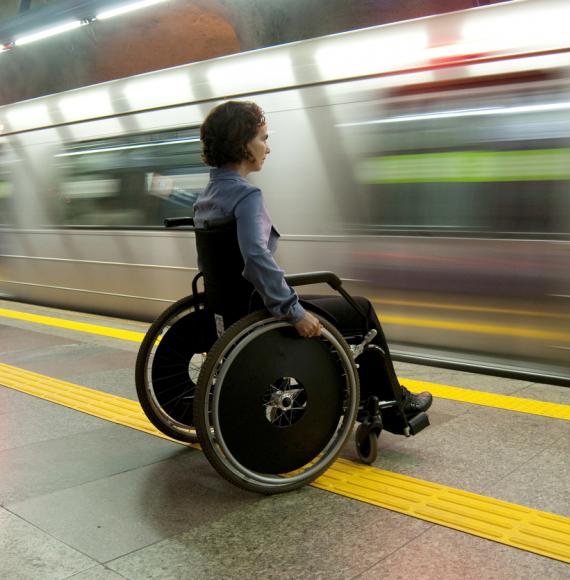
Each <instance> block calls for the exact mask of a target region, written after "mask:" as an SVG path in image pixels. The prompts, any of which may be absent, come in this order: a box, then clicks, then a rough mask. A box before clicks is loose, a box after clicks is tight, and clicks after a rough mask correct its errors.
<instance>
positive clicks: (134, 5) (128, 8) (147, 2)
mask: <svg viewBox="0 0 570 580" xmlns="http://www.w3.org/2000/svg"><path fill="white" fill-rule="evenodd" d="M165 1H166V0H140V1H139V2H129V3H128V4H123V5H122V6H117V7H116V8H111V9H109V10H104V11H103V12H100V13H99V14H97V16H96V17H95V18H96V19H97V20H106V19H107V18H113V17H114V16H120V15H121V14H126V13H127V12H132V11H133V10H139V9H140V8H146V7H147V6H152V5H154V4H159V3H160V2H165Z"/></svg>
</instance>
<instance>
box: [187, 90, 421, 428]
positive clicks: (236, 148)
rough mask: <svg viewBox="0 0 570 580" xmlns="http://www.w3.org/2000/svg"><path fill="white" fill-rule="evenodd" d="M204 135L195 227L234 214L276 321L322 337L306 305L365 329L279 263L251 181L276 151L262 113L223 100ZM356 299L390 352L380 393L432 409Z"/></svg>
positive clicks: (251, 273) (413, 410)
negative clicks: (410, 386)
mask: <svg viewBox="0 0 570 580" xmlns="http://www.w3.org/2000/svg"><path fill="white" fill-rule="evenodd" d="M200 138H201V140H202V144H203V157H204V161H205V162H206V163H207V164H208V165H210V166H211V167H213V169H211V170H210V182H209V183H208V185H207V187H206V189H205V191H204V192H203V193H202V194H201V195H200V196H199V197H198V200H197V202H196V204H195V205H194V223H195V225H196V226H197V227H201V226H202V225H203V224H204V223H205V222H207V221H209V220H216V219H220V218H227V217H228V216H233V217H235V219H236V222H237V234H238V240H239V246H240V250H241V254H242V257H243V260H244V264H245V269H244V271H243V276H244V277H245V278H246V279H247V280H248V281H249V282H250V283H251V284H252V285H253V286H254V287H255V289H256V290H257V293H258V294H259V296H261V298H262V300H263V304H264V305H265V307H266V308H267V310H269V312H271V314H273V316H275V317H276V318H279V319H283V320H286V321H287V322H290V323H291V324H293V325H294V326H295V328H296V329H297V332H298V333H299V334H300V335H301V336H305V337H313V336H318V335H320V328H321V325H320V322H319V320H318V319H317V318H316V317H315V316H314V315H313V314H311V312H309V311H307V310H305V308H304V307H303V304H305V305H308V306H310V307H312V308H313V309H314V310H316V311H317V312H319V313H321V314H322V315H323V316H324V317H326V318H328V319H329V320H331V322H333V323H334V324H335V326H336V327H337V328H338V329H339V330H340V331H341V332H342V334H343V335H345V336H346V335H347V334H351V333H352V332H353V331H354V330H355V328H358V326H359V325H361V320H360V319H359V315H358V312H356V311H355V310H354V308H352V307H351V306H350V304H348V303H347V301H346V300H345V299H343V298H342V297H337V296H301V299H300V300H299V297H298V296H297V294H296V292H295V290H293V288H291V287H289V286H288V284H287V282H286V281H285V276H284V272H283V270H281V269H280V268H279V266H278V265H277V263H276V262H275V260H274V258H273V253H274V252H275V249H276V247H277V241H278V238H279V233H278V231H277V230H276V228H275V226H274V225H273V223H272V221H271V218H270V217H269V214H268V213H267V209H266V207H265V203H264V201H263V195H262V192H261V190H260V189H259V188H258V187H255V186H254V185H252V184H251V183H249V182H248V181H247V180H246V179H245V178H246V177H247V175H248V174H249V173H251V172H254V171H260V170H261V169H262V167H263V163H264V162H265V158H266V157H267V155H268V154H269V153H270V148H269V144H268V130H267V124H266V122H265V117H264V114H263V111H262V110H261V109H260V108H259V107H258V106H257V105H256V104H255V103H251V102H237V101H229V102H226V103H223V104H222V105H219V106H218V107H216V108H215V109H213V110H212V111H211V112H210V114H209V115H208V117H207V118H206V120H205V121H204V123H203V125H202V127H201V132H200ZM355 300H356V301H357V303H358V305H359V306H360V308H361V310H363V311H364V313H365V314H366V318H367V322H368V328H369V329H371V328H373V329H375V330H376V336H375V337H374V338H373V339H372V341H371V343H372V344H375V345H377V346H378V347H379V348H380V349H381V350H382V352H383V353H384V356H383V357H378V358H379V359H380V361H381V365H380V368H378V369H377V373H378V374H377V377H378V378H377V385H376V386H377V389H378V390H377V394H378V396H379V397H380V398H381V399H391V398H393V397H394V395H395V394H394V393H393V390H394V389H395V390H397V391H399V393H396V396H397V395H398V394H399V399H401V400H402V401H403V407H404V411H405V412H406V414H407V415H409V416H413V415H416V414H418V413H420V412H423V411H427V409H429V407H430V406H431V403H432V396H431V394H430V393H428V392H423V393H419V394H414V393H411V392H410V391H408V390H407V389H406V388H405V387H402V386H401V385H399V383H398V382H397V379H396V374H395V371H394V367H393V365H392V360H391V358H390V352H389V349H388V344H387V342H386V339H385V337H384V333H383V331H382V327H381V325H380V321H379V320H378V317H377V315H376V312H375V311H374V308H373V307H372V305H371V303H370V302H369V301H368V300H367V299H366V298H362V297H355ZM361 383H362V381H361ZM361 388H362V384H361ZM385 415H387V414H385ZM387 423H388V422H387V421H385V422H384V426H385V428H388V429H389V425H388V424H387Z"/></svg>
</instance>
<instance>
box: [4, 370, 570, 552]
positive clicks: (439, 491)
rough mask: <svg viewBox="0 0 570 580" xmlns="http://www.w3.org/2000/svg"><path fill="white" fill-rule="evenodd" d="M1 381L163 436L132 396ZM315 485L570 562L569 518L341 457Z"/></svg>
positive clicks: (31, 379) (17, 379)
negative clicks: (132, 399) (360, 463)
mask: <svg viewBox="0 0 570 580" xmlns="http://www.w3.org/2000/svg"><path fill="white" fill-rule="evenodd" d="M0 384H2V385H5V386H6V387H9V388H12V389H16V390H18V391H21V392H23V393H27V394H29V395H33V396H36V397H41V398H42V399H45V400H48V401H52V402H54V403H58V404H60V405H65V406H66V407H70V408H72V409H75V410H78V411H82V412H84V413H88V414H90V415H94V416H96V417H99V418H101V419H106V420H108V421H112V422H114V423H118V424H120V425H125V426H128V427H131V428H133V429H138V430H140V431H144V432H145V433H150V434H152V435H157V436H160V437H164V435H162V434H161V433H160V432H159V431H157V430H156V429H155V428H154V427H153V426H152V425H151V424H150V423H149V422H148V420H147V419H146V417H145V416H144V414H143V412H142V410H141V407H140V405H139V404H138V403H137V402H135V401H131V400H129V399H125V398H123V397H118V396H116V395H111V394H108V393H103V392H101V391H96V390H93V389H88V388H86V387H81V386H79V385H74V384H72V383H67V382H65V381H60V380H57V379H53V378H50V377H46V376H43V375H40V374H38V373H33V372H30V371H25V370H22V369H19V368H16V367H13V366H10V365H6V364H2V363H0ZM312 485H313V486H314V487H317V488H319V489H323V490H326V491H329V492H332V493H336V494H338V495H342V496H346V497H349V498H352V499H356V500H359V501H362V502H365V503H368V504H371V505H376V506H379V507H383V508H386V509H389V510H392V511H395V512H399V513H402V514H405V515H408V516H411V517H415V518H418V519H421V520H425V521H428V522H432V523H435V524H439V525H442V526H446V527H448V528H453V529H455V530H459V531H462V532H466V533H468V534H472V535H475V536H479V537H481V538H487V539H489V540H493V541H496V542H499V543H502V544H506V545H509V546H514V547H516V548H521V549H523V550H526V551H528V552H533V553H535V554H540V555H542V556H547V557H549V558H553V559H556V560H561V561H562V562H568V563H570V518H565V517H562V516H558V515H555V514H550V513H547V512H541V511H539V510H535V509H532V508H527V507H523V506H519V505H516V504H512V503H508V502H504V501H501V500H496V499H493V498H488V497H485V496H481V495H477V494H474V493H470V492H466V491H462V490H459V489H454V488H451V487H447V486H444V485H440V484H437V483H432V482H429V481H422V480H420V479H416V478H414V477H409V476H406V475H400V474H397V473H391V472H389V471H384V470H381V469H377V468H374V467H370V466H365V465H359V464H356V463H352V462H350V461H347V460H345V459H339V460H338V461H337V462H336V463H335V464H334V465H333V466H332V467H331V468H330V469H329V470H328V471H327V472H326V473H325V474H324V475H323V476H321V477H320V478H319V479H317V480H316V481H315V482H314V483H313V484H312Z"/></svg>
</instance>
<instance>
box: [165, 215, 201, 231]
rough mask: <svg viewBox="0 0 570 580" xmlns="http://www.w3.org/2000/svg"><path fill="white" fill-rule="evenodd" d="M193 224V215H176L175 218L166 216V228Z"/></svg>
mask: <svg viewBox="0 0 570 580" xmlns="http://www.w3.org/2000/svg"><path fill="white" fill-rule="evenodd" d="M193 225H194V218H191V217H175V218H166V219H165V220H164V227H165V228H177V227H180V226H193Z"/></svg>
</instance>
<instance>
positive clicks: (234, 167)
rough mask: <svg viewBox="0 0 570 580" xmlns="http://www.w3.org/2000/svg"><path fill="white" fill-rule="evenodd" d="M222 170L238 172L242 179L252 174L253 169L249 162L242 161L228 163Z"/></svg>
mask: <svg viewBox="0 0 570 580" xmlns="http://www.w3.org/2000/svg"><path fill="white" fill-rule="evenodd" d="M220 169H228V170H229V171H236V172H237V173H239V174H240V175H241V176H242V177H247V176H248V175H249V174H250V173H251V169H250V167H249V163H247V161H242V162H240V163H226V164H225V165H222V166H221V167H220Z"/></svg>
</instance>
